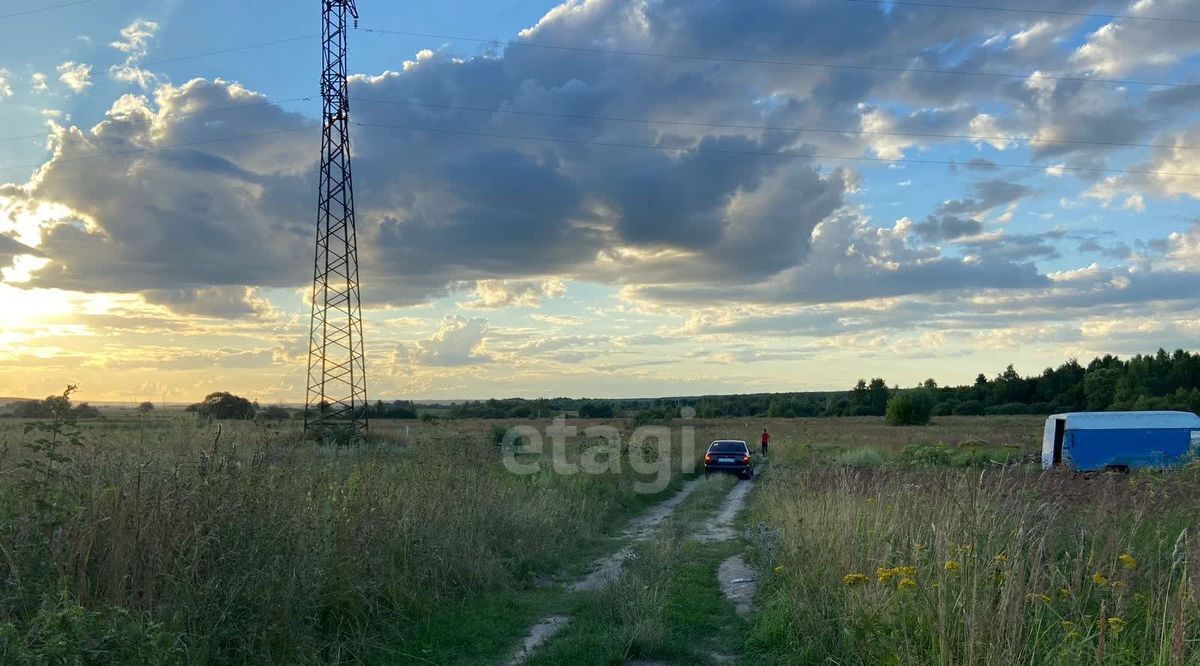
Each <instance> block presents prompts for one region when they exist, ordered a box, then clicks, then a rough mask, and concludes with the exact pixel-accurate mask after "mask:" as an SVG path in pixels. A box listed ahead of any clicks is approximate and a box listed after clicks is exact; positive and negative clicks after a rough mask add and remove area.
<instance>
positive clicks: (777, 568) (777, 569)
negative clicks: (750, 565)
mask: <svg viewBox="0 0 1200 666" xmlns="http://www.w3.org/2000/svg"><path fill="white" fill-rule="evenodd" d="M775 573H783V565H782V564H781V565H779V566H777V567H775Z"/></svg>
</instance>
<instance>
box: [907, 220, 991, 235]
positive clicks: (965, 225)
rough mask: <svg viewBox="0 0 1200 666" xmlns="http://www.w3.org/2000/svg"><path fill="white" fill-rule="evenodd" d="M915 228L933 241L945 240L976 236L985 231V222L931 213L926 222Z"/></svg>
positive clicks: (919, 223) (918, 224) (914, 227)
mask: <svg viewBox="0 0 1200 666" xmlns="http://www.w3.org/2000/svg"><path fill="white" fill-rule="evenodd" d="M913 229H914V230H915V231H916V232H917V233H918V234H920V235H921V236H923V237H925V238H927V239H929V240H931V241H943V240H953V239H955V238H959V237H962V236H974V235H976V234H978V233H980V232H982V231H983V223H981V222H980V221H979V220H973V219H969V218H962V217H955V216H954V215H941V216H934V215H930V216H929V217H928V218H926V219H925V221H924V222H918V223H917V224H915V225H913Z"/></svg>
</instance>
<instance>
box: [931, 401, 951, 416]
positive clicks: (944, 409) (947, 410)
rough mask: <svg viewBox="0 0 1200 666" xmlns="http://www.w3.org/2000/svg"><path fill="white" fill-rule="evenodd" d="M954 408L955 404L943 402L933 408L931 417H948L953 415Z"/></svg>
mask: <svg viewBox="0 0 1200 666" xmlns="http://www.w3.org/2000/svg"><path fill="white" fill-rule="evenodd" d="M954 407H955V403H953V402H950V401H949V400H943V401H941V402H939V403H938V404H936V405H934V406H933V415H934V416H950V415H951V414H953V413H954Z"/></svg>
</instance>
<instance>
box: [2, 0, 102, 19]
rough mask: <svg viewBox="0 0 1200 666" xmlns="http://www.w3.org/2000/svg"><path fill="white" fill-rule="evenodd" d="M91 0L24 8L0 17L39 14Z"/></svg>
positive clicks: (84, 3)
mask: <svg viewBox="0 0 1200 666" xmlns="http://www.w3.org/2000/svg"><path fill="white" fill-rule="evenodd" d="M91 1H92V0H75V1H74V2H64V3H61V4H57V5H50V6H49V7H38V8H37V9H26V10H24V11H20V12H13V13H12V14H0V19H7V18H15V17H17V16H28V15H30V14H41V13H42V12H48V11H53V10H55V9H63V8H66V7H74V6H76V5H86V4H88V3H89V2H91Z"/></svg>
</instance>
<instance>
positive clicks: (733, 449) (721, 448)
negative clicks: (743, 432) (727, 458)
mask: <svg viewBox="0 0 1200 666" xmlns="http://www.w3.org/2000/svg"><path fill="white" fill-rule="evenodd" d="M708 450H709V451H712V452H713V453H745V452H746V445H745V444H742V443H741V442H713V443H712V446H710V447H708Z"/></svg>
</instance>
